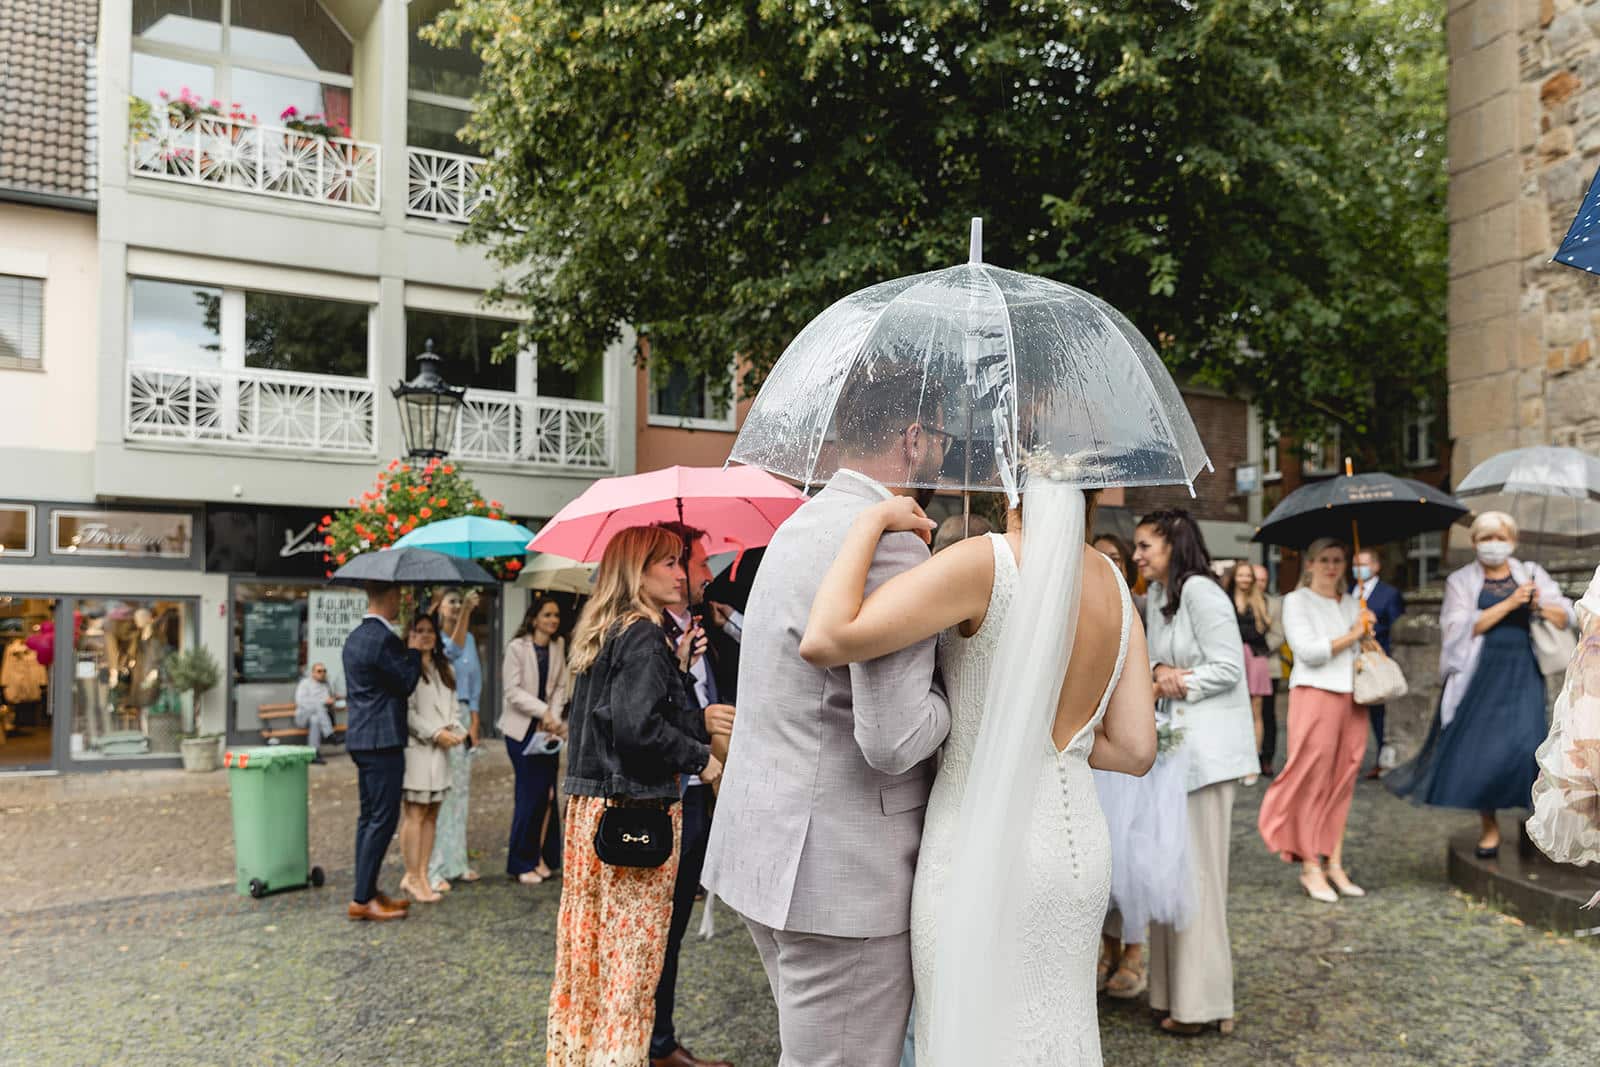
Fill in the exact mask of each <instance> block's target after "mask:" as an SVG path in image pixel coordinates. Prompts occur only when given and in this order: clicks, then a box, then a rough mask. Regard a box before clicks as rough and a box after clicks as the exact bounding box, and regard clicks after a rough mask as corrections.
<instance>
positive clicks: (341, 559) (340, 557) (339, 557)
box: [333, 552, 344, 563]
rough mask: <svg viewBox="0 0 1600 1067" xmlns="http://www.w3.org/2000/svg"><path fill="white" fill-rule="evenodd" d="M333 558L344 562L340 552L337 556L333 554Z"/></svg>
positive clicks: (342, 554)
mask: <svg viewBox="0 0 1600 1067" xmlns="http://www.w3.org/2000/svg"><path fill="white" fill-rule="evenodd" d="M333 558H334V559H336V560H338V561H339V562H340V563H343V562H344V553H343V552H341V553H339V554H338V555H337V556H334V557H333Z"/></svg>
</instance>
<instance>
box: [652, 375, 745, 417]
mask: <svg viewBox="0 0 1600 1067" xmlns="http://www.w3.org/2000/svg"><path fill="white" fill-rule="evenodd" d="M717 384H718V383H715V382H713V381H712V379H711V376H710V375H708V374H704V373H701V374H691V373H689V372H688V371H687V370H685V369H684V368H683V367H681V366H673V367H671V368H669V369H668V370H667V371H666V372H665V373H664V374H659V373H658V374H652V376H651V388H650V424H651V425H652V426H674V427H682V428H686V429H701V430H732V429H735V426H734V420H733V405H732V404H731V403H730V402H729V400H728V399H727V398H725V397H719V396H718V395H717V392H718V391H717V389H716V388H715V386H716V385H717Z"/></svg>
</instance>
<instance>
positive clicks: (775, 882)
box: [701, 472, 950, 1067]
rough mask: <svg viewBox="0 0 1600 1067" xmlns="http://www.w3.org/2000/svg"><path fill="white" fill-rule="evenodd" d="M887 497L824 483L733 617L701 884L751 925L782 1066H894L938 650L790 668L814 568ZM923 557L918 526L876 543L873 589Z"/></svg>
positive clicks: (941, 702)
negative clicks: (727, 703)
mask: <svg viewBox="0 0 1600 1067" xmlns="http://www.w3.org/2000/svg"><path fill="white" fill-rule="evenodd" d="M885 495H887V494H886V493H885V491H884V490H883V489H882V487H881V486H878V485H876V483H873V482H871V481H869V480H867V479H865V478H863V477H862V476H860V475H854V474H851V473H849V472H841V473H840V474H839V475H837V476H836V477H835V478H834V479H833V480H832V481H831V482H829V484H828V486H827V487H826V488H824V489H823V490H822V491H821V492H820V493H818V494H817V496H816V497H815V498H814V499H812V500H810V501H808V502H807V503H806V504H805V505H804V506H803V507H802V508H801V509H800V510H799V511H797V512H795V514H794V515H793V516H792V517H791V518H790V519H789V520H788V521H787V522H785V523H784V524H783V526H782V528H780V529H779V530H778V532H777V534H776V535H775V536H774V537H773V540H772V543H771V544H770V545H769V546H768V547H767V551H766V556H765V558H764V559H763V561H762V565H761V571H760V573H759V574H758V575H757V576H756V581H755V585H754V587H753V588H752V589H751V592H750V602H749V607H748V609H747V610H746V612H745V627H744V643H743V650H742V654H741V657H740V670H739V721H738V724H737V726H736V727H735V729H734V735H733V741H732V748H731V751H730V752H729V754H728V765H727V768H726V770H725V771H724V773H723V777H722V791H721V794H720V796H719V797H718V800H717V811H716V818H715V819H714V820H713V822H712V827H711V842H710V845H709V847H708V850H707V853H706V864H705V872H704V874H703V875H702V878H701V880H702V881H703V882H704V883H705V885H706V887H707V888H708V889H710V890H711V891H712V892H714V893H716V894H717V896H719V897H721V898H722V899H723V900H724V901H726V902H727V904H728V905H729V906H730V907H732V908H733V909H734V910H735V911H737V912H739V913H740V914H741V915H743V916H744V917H745V919H746V921H747V922H748V923H749V925H750V928H751V933H752V935H753V936H754V938H755V941H756V945H757V948H758V949H760V950H761V955H762V961H763V963H764V964H765V965H766V969H767V977H768V979H769V981H770V982H771V984H772V990H773V996H774V998H775V999H776V1000H777V1003H778V1015H779V1027H780V1031H781V1037H782V1041H783V1060H782V1064H783V1065H784V1067H831V1065H840V1067H843V1065H849V1067H877V1065H879V1064H883V1065H886V1067H894V1065H895V1064H898V1063H899V1059H900V1045H901V1038H902V1036H903V1035H904V1033H905V1026H906V1018H907V1016H908V1014H909V1011H910V997H911V951H910V939H909V937H908V936H907V931H908V930H909V929H910V926H911V880H912V876H913V875H914V874H915V872H916V863H917V849H918V846H919V845H920V843H921V840H922V817H923V812H924V809H925V808H926V806H927V802H928V791H929V789H930V788H931V787H932V784H933V772H934V764H933V761H932V759H931V758H930V757H932V756H933V754H934V753H935V752H936V751H937V750H938V748H939V746H940V745H941V744H942V743H943V742H944V739H945V736H946V735H947V734H948V733H949V731H950V707H949V704H948V702H947V701H946V700H945V696H944V692H943V690H942V688H941V687H940V686H939V684H938V682H937V681H936V679H935V676H934V648H935V641H934V640H932V639H929V640H927V641H923V642H921V643H919V644H917V645H915V646H913V647H912V648H909V649H906V650H904V651H902V652H897V653H894V654H893V655H889V656H885V657H883V658H881V659H877V660H873V661H871V662H870V663H858V664H852V665H850V666H848V667H840V668H834V669H829V670H823V669H819V668H816V667H812V666H811V665H809V664H808V663H806V662H805V661H804V660H803V659H801V658H800V638H801V635H802V634H804V633H805V627H806V619H807V616H808V615H809V614H810V612H811V602H812V600H813V599H814V597H815V595H816V591H817V586H818V585H819V584H820V583H821V581H822V576H823V574H824V573H826V571H827V569H828V567H829V565H830V564H831V563H832V562H833V558H834V556H835V554H836V553H837V551H838V547H839V544H840V542H841V541H842V540H843V539H844V536H845V533H846V532H847V531H848V530H849V528H850V524H851V523H852V522H854V521H855V519H856V516H858V515H859V514H860V513H861V512H862V511H863V510H865V509H866V508H868V507H870V506H871V505H872V504H873V503H875V502H876V501H878V500H880V499H882V498H883V497H884V496H885ZM927 558H928V549H927V546H926V545H924V544H923V543H922V541H921V540H920V539H919V538H917V537H916V536H915V535H914V534H906V533H902V534H891V535H889V536H887V537H885V538H884V539H883V541H882V543H881V544H880V545H879V548H878V552H877V555H876V557H875V558H874V560H873V563H872V569H871V571H870V572H869V575H868V579H867V591H868V593H870V592H871V591H872V590H873V589H875V588H877V587H878V586H879V585H882V584H883V583H884V582H885V581H887V580H888V579H890V578H892V577H893V576H894V575H896V574H899V573H901V572H903V571H906V570H909V569H910V568H911V567H914V566H916V565H917V564H918V563H920V562H922V561H923V560H926V559H927ZM880 1046H881V1047H880Z"/></svg>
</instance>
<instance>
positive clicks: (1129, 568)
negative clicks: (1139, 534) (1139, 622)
mask: <svg viewBox="0 0 1600 1067" xmlns="http://www.w3.org/2000/svg"><path fill="white" fill-rule="evenodd" d="M1093 543H1094V547H1095V548H1096V549H1097V550H1098V551H1099V552H1100V554H1101V555H1103V556H1105V557H1106V558H1107V559H1109V560H1110V561H1111V562H1112V563H1115V564H1116V565H1117V570H1119V571H1121V572H1122V577H1123V579H1124V580H1125V581H1126V582H1127V583H1128V591H1129V592H1130V593H1132V594H1133V607H1134V610H1135V611H1137V612H1138V613H1139V617H1140V618H1141V619H1142V618H1144V609H1145V601H1146V599H1147V598H1146V596H1145V594H1143V593H1140V592H1138V589H1139V577H1140V576H1139V568H1138V566H1137V565H1136V564H1135V563H1134V562H1133V549H1132V548H1130V547H1129V546H1128V542H1126V541H1124V540H1123V539H1122V538H1120V537H1118V536H1117V535H1116V534H1114V533H1110V532H1107V533H1102V534H1101V535H1100V536H1098V537H1096V538H1095V539H1094V542H1093Z"/></svg>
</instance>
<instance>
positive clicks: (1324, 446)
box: [1300, 428, 1339, 475]
mask: <svg viewBox="0 0 1600 1067" xmlns="http://www.w3.org/2000/svg"><path fill="white" fill-rule="evenodd" d="M1300 473H1302V474H1307V475H1317V474H1337V473H1339V430H1338V429H1337V428H1335V429H1334V431H1333V436H1332V437H1330V438H1325V439H1323V440H1312V441H1307V442H1306V443H1305V445H1304V446H1302V449H1301V459H1300Z"/></svg>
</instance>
